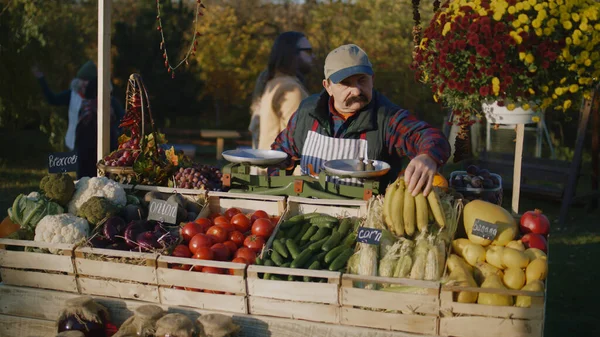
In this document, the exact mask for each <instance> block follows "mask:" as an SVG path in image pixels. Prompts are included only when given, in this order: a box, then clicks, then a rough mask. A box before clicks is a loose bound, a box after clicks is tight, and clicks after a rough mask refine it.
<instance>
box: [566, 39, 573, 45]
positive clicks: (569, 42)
mask: <svg viewBox="0 0 600 337" xmlns="http://www.w3.org/2000/svg"><path fill="white" fill-rule="evenodd" d="M565 42H566V43H567V46H568V45H570V44H573V39H571V38H570V37H568V38H566V39H565Z"/></svg>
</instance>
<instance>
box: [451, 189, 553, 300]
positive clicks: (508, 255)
mask: <svg viewBox="0 0 600 337" xmlns="http://www.w3.org/2000/svg"><path fill="white" fill-rule="evenodd" d="M476 219H480V220H483V221H486V222H490V223H493V224H496V225H497V226H498V232H497V235H496V236H495V238H494V239H493V240H488V239H485V238H482V237H480V236H477V235H475V234H473V233H472V229H473V226H474V224H475V221H476ZM463 220H464V227H465V232H466V234H467V238H458V239H455V240H453V241H452V251H453V254H451V255H450V256H449V257H448V260H447V266H448V271H449V275H448V278H447V281H448V283H447V284H448V285H454V286H465V287H481V288H495V289H505V290H509V289H510V290H524V291H544V280H545V279H546V275H547V272H548V261H547V257H546V254H545V253H544V251H542V250H540V249H537V248H533V247H529V248H526V247H525V245H524V244H523V242H522V241H521V240H515V237H516V236H517V235H518V234H519V230H518V227H517V224H516V222H515V220H514V218H513V217H512V216H511V214H510V213H509V212H508V211H506V210H505V209H503V208H502V207H500V206H497V205H495V204H492V203H489V202H485V201H481V200H474V201H471V202H469V203H468V204H467V205H466V206H465V208H464V213H463ZM455 296H456V298H455V300H456V301H457V302H461V303H478V304H486V305H497V306H512V305H516V306H518V307H525V308H528V307H530V306H531V297H530V296H516V299H515V298H514V296H510V295H504V294H497V293H476V292H467V291H461V292H459V293H457V294H456V295H455Z"/></svg>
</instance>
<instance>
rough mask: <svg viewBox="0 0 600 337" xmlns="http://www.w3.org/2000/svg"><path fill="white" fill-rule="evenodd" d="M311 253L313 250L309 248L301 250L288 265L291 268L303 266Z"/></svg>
mask: <svg viewBox="0 0 600 337" xmlns="http://www.w3.org/2000/svg"><path fill="white" fill-rule="evenodd" d="M312 254H313V251H312V250H310V249H305V250H303V251H302V252H301V253H300V254H298V256H297V257H296V258H295V259H294V261H292V264H291V265H290V267H291V268H302V267H304V265H306V262H308V259H310V257H311V255H312Z"/></svg>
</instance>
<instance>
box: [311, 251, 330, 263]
mask: <svg viewBox="0 0 600 337" xmlns="http://www.w3.org/2000/svg"><path fill="white" fill-rule="evenodd" d="M325 254H327V252H320V253H319V254H317V255H313V257H311V258H310V260H308V263H307V264H308V265H309V266H310V265H311V264H313V263H314V262H315V261H319V263H320V264H321V265H322V266H323V267H326V266H325V262H324V258H325Z"/></svg>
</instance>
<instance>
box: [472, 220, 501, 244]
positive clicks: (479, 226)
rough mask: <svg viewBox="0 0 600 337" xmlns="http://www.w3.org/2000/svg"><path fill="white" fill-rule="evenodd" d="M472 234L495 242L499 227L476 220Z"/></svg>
mask: <svg viewBox="0 0 600 337" xmlns="http://www.w3.org/2000/svg"><path fill="white" fill-rule="evenodd" d="M471 234H473V235H477V236H479V237H481V238H484V239H487V240H494V239H495V238H496V235H498V225H496V224H493V223H491V222H487V221H483V220H481V219H475V223H474V224H473V228H472V229H471Z"/></svg>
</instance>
